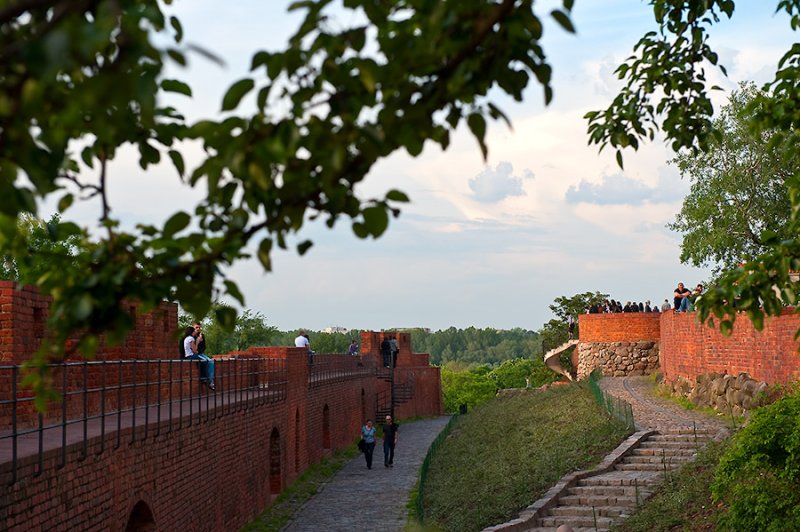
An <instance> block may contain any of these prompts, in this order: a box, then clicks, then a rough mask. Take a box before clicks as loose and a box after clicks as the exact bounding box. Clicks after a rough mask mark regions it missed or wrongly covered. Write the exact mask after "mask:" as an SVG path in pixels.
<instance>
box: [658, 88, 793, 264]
mask: <svg viewBox="0 0 800 532" xmlns="http://www.w3.org/2000/svg"><path fill="white" fill-rule="evenodd" d="M758 98H769V95H768V94H767V93H765V92H764V91H761V90H759V89H757V88H756V87H755V85H753V84H752V83H751V84H744V85H742V86H741V88H740V90H738V91H734V92H733V93H732V94H731V97H730V100H729V102H728V104H727V105H725V106H724V107H723V108H722V110H721V112H720V114H719V116H717V117H716V118H715V119H714V121H713V127H714V128H715V129H716V130H717V131H719V132H720V136H719V137H718V138H715V139H712V140H711V142H710V145H709V149H708V151H706V152H696V153H692V152H683V153H681V154H679V155H678V157H676V158H675V160H674V161H673V162H674V164H676V165H677V167H678V169H679V170H680V172H681V176H683V177H685V178H688V179H689V180H691V182H692V186H691V190H690V192H689V195H688V196H686V198H684V200H683V206H682V208H681V212H680V213H678V215H677V217H676V219H675V222H674V223H672V224H670V226H669V227H670V229H672V230H674V231H678V232H681V233H683V242H682V244H681V260H682V261H683V262H691V263H692V264H693V265H695V266H705V265H709V264H711V265H715V266H716V269H715V271H716V273H720V272H721V271H724V270H730V269H733V268H736V267H737V266H738V265H739V264H740V263H743V262H747V261H751V260H753V259H755V258H756V257H757V256H758V255H760V254H762V253H764V252H766V251H768V247H767V245H766V243H765V242H764V238H763V236H762V235H765V232H768V233H766V234H774V235H776V236H777V238H778V239H779V240H785V239H787V238H791V236H792V234H791V232H790V231H789V224H788V221H789V217H790V215H791V204H790V201H789V191H788V189H787V186H786V181H787V180H788V179H790V178H791V177H792V176H794V175H795V174H797V173H798V171H800V153H798V151H797V147H798V146H797V142H796V139H794V137H787V136H785V135H782V134H780V132H778V131H776V130H775V129H774V128H773V129H767V130H763V129H761V128H759V127H754V126H756V124H754V112H755V110H756V109H757V107H756V105H757V103H758V102H757V99H758Z"/></svg>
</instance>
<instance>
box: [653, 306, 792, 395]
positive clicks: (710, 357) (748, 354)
mask: <svg viewBox="0 0 800 532" xmlns="http://www.w3.org/2000/svg"><path fill="white" fill-rule="evenodd" d="M798 328H800V315H797V314H795V313H794V310H793V309H787V310H786V311H785V312H784V314H783V315H782V316H778V317H774V318H767V319H766V320H765V323H764V329H763V330H762V331H756V330H755V328H754V327H753V324H752V322H751V321H750V320H749V319H748V318H747V317H746V316H745V315H739V316H738V317H737V319H736V322H735V325H734V330H733V333H732V334H731V336H723V335H722V334H720V333H719V332H718V331H716V330H714V329H712V328H710V327H708V326H706V325H702V324H700V323H699V322H698V321H697V320H696V315H695V314H693V313H688V314H687V313H683V314H674V313H671V312H667V313H665V314H664V317H663V318H662V320H661V330H662V335H661V353H660V359H661V370H662V371H663V373H664V377H665V379H666V380H667V381H668V382H672V381H674V380H675V379H677V378H678V377H684V378H686V379H688V380H690V381H694V380H695V378H696V376H697V375H701V374H704V373H728V374H730V375H738V374H739V373H749V374H750V376H751V377H753V378H754V379H756V380H759V381H764V382H767V383H769V384H775V383H786V382H790V381H795V380H798V379H800V352H798V347H800V344H799V343H798V342H797V341H796V340H795V339H794V334H795V332H796V331H797V330H798Z"/></svg>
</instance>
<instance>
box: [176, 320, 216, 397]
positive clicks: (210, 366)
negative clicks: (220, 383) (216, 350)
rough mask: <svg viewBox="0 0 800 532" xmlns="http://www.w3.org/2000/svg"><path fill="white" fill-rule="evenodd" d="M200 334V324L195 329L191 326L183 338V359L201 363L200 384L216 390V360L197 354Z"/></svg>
mask: <svg viewBox="0 0 800 532" xmlns="http://www.w3.org/2000/svg"><path fill="white" fill-rule="evenodd" d="M201 334H202V333H201V332H200V324H196V325H195V326H194V327H193V326H191V325H189V326H188V327H186V331H185V334H184V337H183V357H184V358H186V359H189V360H197V361H198V362H199V363H200V382H202V383H203V384H205V385H206V386H208V388H209V389H210V390H216V389H217V388H216V386H215V385H214V360H212V359H211V358H210V357H208V356H206V355H204V354H200V353H198V352H197V337H198V336H200V335H201Z"/></svg>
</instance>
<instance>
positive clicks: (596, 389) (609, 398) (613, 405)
mask: <svg viewBox="0 0 800 532" xmlns="http://www.w3.org/2000/svg"><path fill="white" fill-rule="evenodd" d="M601 377H602V375H601V374H600V371H599V370H595V371H593V372H592V373H591V374H590V375H589V379H588V380H589V388H590V389H591V390H592V394H593V395H594V398H595V399H596V400H597V403H598V404H599V405H600V406H602V407H603V408H605V409H606V412H608V413H609V414H610V415H611V416H613V417H615V418H617V419H619V420H620V421H622V422H623V423H625V427H626V428H627V429H628V430H629V431H631V432H633V431H634V430H636V424H635V423H634V420H633V407H632V406H631V404H630V403H629V402H628V401H625V400H624V399H620V398H619V397H614V396H613V395H611V394H610V393H608V392H605V391H603V390H602V389H601V388H600V384H599V383H598V382H599V381H600V378H601Z"/></svg>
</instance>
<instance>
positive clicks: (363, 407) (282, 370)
mask: <svg viewBox="0 0 800 532" xmlns="http://www.w3.org/2000/svg"><path fill="white" fill-rule="evenodd" d="M48 304H49V301H48V300H47V298H44V297H42V296H41V295H39V294H38V293H36V291H35V290H34V289H32V288H29V287H25V288H17V287H16V286H15V285H14V284H13V283H9V282H0V366H2V365H5V366H6V367H5V368H2V369H3V371H6V373H7V374H8V375H17V373H15V372H16V370H13V369H11V368H10V364H16V363H18V362H21V361H23V360H25V359H27V358H29V357H30V355H31V353H33V352H34V351H35V350H36V348H38V345H39V342H40V341H41V338H43V336H44V332H45V324H46V321H47V307H48ZM130 311H131V313H132V314H134V316H135V324H136V325H135V328H134V330H133V331H132V332H131V334H130V335H129V337H128V339H126V341H125V342H123V344H122V345H121V346H119V347H114V348H109V347H107V346H101V348H100V350H99V352H98V354H97V356H96V360H113V359H119V358H125V359H127V360H144V359H147V360H150V361H151V362H149V363H147V364H144V363H138V364H135V363H131V364H132V366H131V367H132V368H134V369H135V371H134V369H131V370H130V371H128V370H126V371H125V372H121V373H116V374H114V376H112V374H111V373H108V374H106V373H101V372H102V371H103V370H102V367H103V364H98V365H97V367H92V369H91V371H89V372H88V373H84V372H83V370H82V365H80V364H78V365H76V366H75V367H76V368H77V369H78V370H80V371H79V372H78V374H79V375H80V377H76V378H75V379H72V378H70V379H68V380H66V381H65V382H67V384H66V386H67V389H68V390H69V391H71V392H75V393H74V395H73V397H71V398H70V399H69V400H68V402H66V403H64V405H65V406H64V409H63V411H64V412H67V414H68V416H70V417H71V416H73V415H83V416H84V417H85V415H84V414H81V413H83V412H86V413H87V414H88V416H89V417H90V418H91V417H92V416H94V419H90V420H89V423H88V425H91V426H98V425H100V420H99V419H97V414H98V412H101V413H102V412H108V411H109V410H111V409H112V408H114V407H116V406H123V407H125V408H127V407H128V406H129V405H138V408H139V417H138V418H137V419H139V421H138V422H137V423H136V424H135V425H134V426H130V425H125V424H123V425H122V426H121V429H120V430H117V423H116V421H114V422H112V421H110V420H109V422H108V423H107V424H105V425H104V428H103V429H102V432H97V433H93V432H91V431H88V433H87V434H88V435H87V436H83V434H84V430H86V429H84V428H83V427H84V426H86V425H83V423H82V422H78V423H77V424H73V425H70V426H71V428H70V429H69V437H68V438H66V444H65V445H64V444H62V439H61V432H60V431H59V428H58V425H56V428H55V429H53V431H52V432H48V435H47V437H46V438H44V440H45V441H44V452H43V453H42V454H41V455H39V451H38V445H37V434H36V433H35V432H34V433H32V434H29V435H27V436H26V435H21V436H19V438H18V439H17V440H14V441H15V442H16V444H15V445H14V447H13V450H12V444H11V442H12V439H11V438H8V436H9V435H10V433H11V426H10V423H11V421H10V420H11V419H14V420H16V421H17V423H18V429H21V428H22V427H21V426H20V425H19V424H27V426H30V422H31V420H32V419H33V418H32V416H30V414H31V413H32V411H29V410H30V405H31V403H30V402H25V403H19V401H17V402H14V401H11V399H13V398H12V397H11V395H10V394H11V389H12V387H11V386H2V387H0V399H3V400H5V401H9V402H5V401H4V404H3V408H2V409H0V422H2V426H0V458H2V460H0V484H1V485H2V486H3V489H2V490H0V522H2V523H3V525H2V527H3V529H4V530H11V531H22V530H40V529H41V530H126V529H127V530H204V531H205V530H209V531H216V530H219V531H226V530H238V529H240V528H241V527H242V526H243V525H244V524H245V523H247V522H248V521H250V520H251V519H252V518H253V517H254V516H255V515H257V514H258V513H259V512H260V511H261V510H263V508H264V507H266V506H267V505H268V504H269V502H270V501H271V500H272V499H274V497H276V496H277V495H278V494H279V493H281V491H283V490H284V489H285V488H286V487H287V486H289V485H291V484H292V483H293V482H294V481H295V480H296V479H297V478H298V477H299V476H300V474H301V473H302V472H303V471H305V470H306V469H307V468H308V467H309V466H311V465H313V464H316V463H319V462H320V461H321V460H323V459H324V458H326V457H328V456H331V455H332V454H333V453H334V452H336V451H338V450H341V449H344V448H346V447H348V446H350V445H352V444H353V442H354V441H355V440H356V439H357V436H358V434H359V429H360V427H361V425H362V424H363V423H364V421H365V419H367V418H370V417H372V418H374V417H375V414H376V412H377V411H378V410H379V409H382V408H384V407H385V406H386V405H385V404H380V401H382V400H385V398H386V397H389V396H390V392H391V385H390V382H389V381H388V380H387V379H386V378H385V376H384V375H383V373H384V372H380V371H376V370H375V369H374V368H376V367H378V362H379V357H380V354H379V345H380V341H381V340H382V338H383V335H384V333H380V332H364V333H362V338H361V341H362V356H361V357H360V359H356V358H353V357H350V356H349V355H344V354H332V355H322V354H320V355H317V359H316V361H315V367H314V368H310V367H309V365H308V358H307V356H306V353H305V351H304V350H303V349H300V348H295V347H256V348H251V349H249V350H247V351H245V352H241V353H231V354H230V355H231V356H232V357H238V361H239V362H241V359H243V358H248V359H250V358H253V357H255V358H256V359H259V358H261V359H264V364H260V365H258V367H260V368H262V369H261V370H260V373H253V372H251V370H250V369H248V368H249V364H250V363H249V362H244V363H238V362H237V360H232V361H230V362H229V361H220V363H219V364H218V366H219V367H218V369H219V370H220V373H219V374H218V377H219V380H218V387H217V392H216V395H213V394H208V392H203V393H202V395H199V396H198V399H197V400H196V401H195V402H194V403H193V408H194V411H193V412H194V413H193V414H189V413H188V412H187V410H188V405H184V410H178V409H177V407H175V406H170V405H169V404H166V405H164V404H161V403H160V401H161V399H158V401H159V402H154V401H156V399H155V397H156V393H155V392H153V393H151V394H150V396H149V397H150V402H148V403H147V404H150V405H155V406H152V407H151V408H150V410H152V412H151V418H150V420H151V421H149V422H145V421H142V411H143V408H142V406H141V405H142V403H139V401H141V400H142V397H143V396H146V394H147V393H148V392H147V389H144V390H143V389H142V388H143V387H142V386H141V385H139V383H141V380H142V379H144V381H145V382H146V383H151V386H152V383H153V382H154V381H153V373H152V372H153V371H164V370H163V368H161V369H160V370H159V369H158V368H160V367H162V366H166V367H174V370H175V372H174V373H173V374H172V376H170V378H169V381H168V382H167V383H166V384H164V385H163V386H162V385H161V384H160V381H158V382H159V384H158V385H157V386H162V387H163V390H162V394H161V395H159V396H158V397H167V394H166V393H163V391H164V390H168V389H169V387H173V389H174V390H175V391H174V393H173V395H179V394H180V393H184V392H185V391H186V386H187V384H186V383H187V379H190V380H191V379H194V378H196V377H193V376H192V375H196V373H192V371H195V369H192V370H190V371H189V370H187V371H189V372H188V373H186V372H185V371H184V372H183V373H181V371H183V370H186V367H185V366H187V365H186V364H177V363H176V364H173V363H172V362H175V359H176V345H177V339H176V338H177V336H176V334H175V333H176V330H177V308H176V306H175V305H174V304H170V303H164V304H163V305H161V306H160V307H159V308H158V309H156V310H155V311H153V312H151V313H147V314H141V315H139V314H138V313H137V307H136V305H130ZM396 336H397V339H398V344H399V347H400V353H399V355H398V363H397V368H396V369H395V370H394V382H395V383H396V384H398V385H401V386H403V387H404V390H405V391H406V392H408V390H413V393H412V397H411V398H410V399H408V400H407V401H406V402H405V403H403V404H400V405H398V406H397V407H396V410H395V416H396V417H397V418H398V419H401V420H402V419H405V418H409V417H414V416H437V415H441V414H442V408H443V407H442V405H443V402H442V391H441V377H440V373H439V368H435V367H430V366H429V365H428V356H427V355H426V354H420V353H412V352H411V338H410V335H408V334H406V333H397V334H396ZM159 359H164V360H168V361H171V362H170V363H169V364H166V365H165V364H163V363H158V362H152V361H156V360H159ZM359 362H361V364H362V365H360V366H359V365H358V363H359ZM265 364H266V365H265ZM188 366H189V367H191V366H192V364H188ZM179 367H180V368H183V369H182V370H180V371H179ZM240 368H244V369H242V370H241V372H240ZM348 368H354V369H350V370H348ZM142 371H144V372H146V373H147V375H146V376H144V377H142V375H143V374H142V373H140V372H142ZM163 374H164V373H160V374H159V375H163ZM84 375H86V376H84ZM98 375H99V377H98ZM180 375H183V376H180ZM225 376H227V378H228V380H226V378H225ZM15 378H16V377H15ZM87 379H88V380H87ZM114 379H116V380H114ZM175 379H177V382H176V381H175ZM274 379H277V380H274ZM98 381H99V382H102V383H104V385H106V386H108V385H111V386H114V394H113V396H111V394H108V395H102V394H99V393H98V392H97V389H96V382H98ZM118 381H119V382H118ZM2 382H6V384H9V382H10V381H5V380H3V381H2ZM87 382H88V383H90V385H91V386H92V389H91V392H92V395H91V396H90V398H88V399H84V394H83V393H82V392H81V391H80V390H81V387H83V388H84V389H86V386H87V385H86V384H85V383H87ZM134 382H136V383H137V385H136V386H131V384H133V383H134ZM226 383H229V384H226ZM275 383H279V389H278V390H275V387H274V384H275ZM192 384H193V386H194V388H193V389H194V390H195V391H197V390H198V387H197V383H196V381H193V382H192ZM176 387H177V388H176ZM233 388H236V389H235V390H234V389H233ZM149 389H150V390H151V391H153V390H154V388H152V387H151V388H149ZM21 390H22V389H21V388H20V389H19V393H18V397H24V396H25V394H26V393H27V392H24V391H21ZM181 390H183V392H182V391H181ZM247 390H253V391H252V392H248V391H247ZM237 391H238V392H239V395H237V394H236V392H237ZM231 392H233V393H231ZM196 393H197V392H196ZM20 394H21V395H20ZM27 395H28V396H29V395H30V394H29V393H27ZM207 397H208V398H209V399H208V400H207V399H206V398H207ZM213 398H216V400H212V399H213ZM109 401H111V402H109ZM112 403H113V404H112ZM20 404H22V405H23V406H22V407H20V406H19V405H20ZM15 405H16V406H15ZM104 405H105V406H104ZM14 409H16V411H15V410H14ZM84 409H88V410H84ZM165 409H166V411H170V410H171V411H172V412H173V414H175V415H176V416H179V417H177V418H175V419H173V418H172V417H170V418H166V417H162V418H161V421H160V422H158V421H156V420H155V419H154V418H155V412H156V411H157V410H160V411H161V412H164V411H165ZM26 416H27V417H26ZM57 417H58V413H57V412H52V413H50V414H48V416H45V418H44V419H45V422H48V421H53V420H54V419H55V418H57ZM79 419H81V418H79ZM166 419H168V420H166ZM165 420H166V421H165ZM142 423H146V429H145V427H144V426H143V425H142ZM65 430H66V429H65ZM14 455H15V456H16V460H15V461H14V460H12V456H14ZM198 490H199V491H198ZM198 493H202V495H203V496H202V498H201V499H202V500H201V499H197V497H194V496H193V495H192V494H198Z"/></svg>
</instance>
